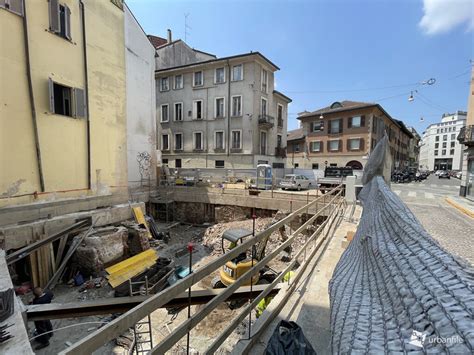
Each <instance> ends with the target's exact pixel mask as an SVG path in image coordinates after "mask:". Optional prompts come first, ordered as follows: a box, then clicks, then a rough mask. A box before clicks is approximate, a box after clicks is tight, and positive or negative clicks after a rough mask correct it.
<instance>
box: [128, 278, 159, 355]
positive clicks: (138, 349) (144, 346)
mask: <svg viewBox="0 0 474 355" xmlns="http://www.w3.org/2000/svg"><path fill="white" fill-rule="evenodd" d="M128 283H129V287H130V296H136V295H141V294H142V291H141V290H138V291H133V285H145V295H148V277H146V276H145V281H136V282H134V281H132V280H131V279H129V280H128ZM145 319H146V320H141V321H140V322H138V323H136V324H135V326H134V328H133V333H134V336H135V346H134V348H135V349H134V353H135V354H137V355H139V354H148V353H149V352H150V351H151V350H152V349H153V338H152V329H151V316H150V314H148V316H147V317H146V318H145Z"/></svg>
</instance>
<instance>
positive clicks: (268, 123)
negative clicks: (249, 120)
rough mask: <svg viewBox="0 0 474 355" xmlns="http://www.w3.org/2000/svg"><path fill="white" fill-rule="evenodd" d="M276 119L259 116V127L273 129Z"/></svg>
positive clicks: (268, 116)
mask: <svg viewBox="0 0 474 355" xmlns="http://www.w3.org/2000/svg"><path fill="white" fill-rule="evenodd" d="M274 121H275V117H273V116H270V115H258V126H259V127H260V128H266V129H268V128H272V127H273V125H274V123H273V122H274Z"/></svg>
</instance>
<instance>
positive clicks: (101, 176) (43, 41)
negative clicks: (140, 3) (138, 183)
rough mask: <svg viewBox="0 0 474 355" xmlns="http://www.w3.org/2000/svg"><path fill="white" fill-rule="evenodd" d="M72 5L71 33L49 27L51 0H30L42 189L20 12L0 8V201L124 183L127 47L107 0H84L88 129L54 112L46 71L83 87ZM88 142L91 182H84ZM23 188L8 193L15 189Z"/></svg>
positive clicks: (75, 5)
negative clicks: (64, 34)
mask: <svg viewBox="0 0 474 355" xmlns="http://www.w3.org/2000/svg"><path fill="white" fill-rule="evenodd" d="M61 3H62V4H66V5H67V6H68V7H69V8H70V10H71V40H67V39H65V38H62V37H60V36H58V35H56V34H54V33H52V32H50V31H49V3H48V2H47V1H27V2H26V9H27V14H28V35H29V40H28V43H29V47H30V63H31V64H30V65H31V73H32V86H33V93H34V100H35V106H36V107H35V108H36V115H37V124H38V135H39V148H40V150H41V156H42V164H43V174H44V181H45V190H46V192H49V194H47V195H40V196H33V194H34V193H35V192H36V191H40V190H41V189H40V182H39V170H38V164H37V158H36V153H35V139H34V131H33V119H32V113H31V105H30V100H29V92H28V82H27V75H26V73H27V62H26V55H25V49H24V46H25V43H24V37H23V36H24V33H23V28H22V20H23V19H22V17H21V16H18V15H16V14H13V13H11V12H9V11H7V10H4V9H0V24H1V32H2V33H3V34H6V33H8V36H5V35H3V36H2V40H1V41H0V42H1V46H2V47H1V51H0V77H1V78H2V80H1V91H0V102H1V105H0V115H1V117H2V118H4V117H7V118H8V119H2V120H1V122H0V125H1V126H0V131H1V132H2V133H1V139H0V165H1V167H2V168H1V169H0V196H1V197H2V199H1V200H0V206H3V205H11V204H21V203H28V202H31V201H34V200H35V197H38V198H40V199H41V198H55V194H54V192H57V191H66V192H61V197H71V196H77V195H88V194H95V193H103V192H104V191H109V190H110V189H113V187H114V186H126V182H127V167H126V159H127V157H126V133H125V129H126V121H125V101H126V98H125V48H124V19H123V11H122V10H121V9H119V8H118V7H117V6H115V5H114V4H112V3H111V2H107V1H106V2H101V1H92V0H89V1H85V22H86V38H87V64H88V71H87V77H88V85H89V88H88V89H89V90H88V94H89V122H90V131H91V134H90V137H89V138H88V135H87V118H74V117H69V116H62V115H58V114H54V113H52V112H51V110H50V108H49V89H48V79H49V78H51V79H53V80H54V81H56V82H58V83H59V84H62V85H64V86H68V87H73V88H79V89H85V87H86V71H85V58H84V50H83V45H84V43H83V35H82V21H81V13H80V7H79V2H78V1H74V0H64V1H62V2H61ZM88 142H89V143H90V153H91V159H90V165H91V172H92V174H91V175H92V179H91V187H92V190H88V183H89V176H88V164H89V159H88ZM23 194H25V195H27V196H24V197H19V198H14V199H13V198H12V197H13V196H18V195H23Z"/></svg>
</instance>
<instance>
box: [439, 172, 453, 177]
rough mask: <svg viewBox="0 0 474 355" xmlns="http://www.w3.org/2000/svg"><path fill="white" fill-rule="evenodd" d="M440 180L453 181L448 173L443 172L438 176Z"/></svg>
mask: <svg viewBox="0 0 474 355" xmlns="http://www.w3.org/2000/svg"><path fill="white" fill-rule="evenodd" d="M438 179H451V176H450V175H449V173H448V172H447V171H442V172H441V173H440V174H439V175H438Z"/></svg>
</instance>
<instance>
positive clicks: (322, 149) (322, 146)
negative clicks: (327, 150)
mask: <svg viewBox="0 0 474 355" xmlns="http://www.w3.org/2000/svg"><path fill="white" fill-rule="evenodd" d="M319 149H320V150H319V152H320V153H322V152H324V142H319Z"/></svg>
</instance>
